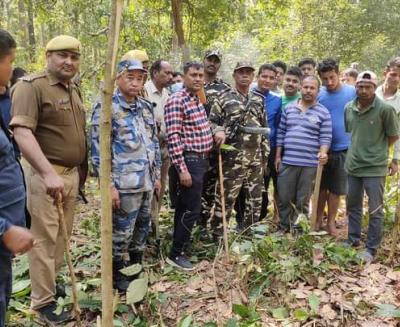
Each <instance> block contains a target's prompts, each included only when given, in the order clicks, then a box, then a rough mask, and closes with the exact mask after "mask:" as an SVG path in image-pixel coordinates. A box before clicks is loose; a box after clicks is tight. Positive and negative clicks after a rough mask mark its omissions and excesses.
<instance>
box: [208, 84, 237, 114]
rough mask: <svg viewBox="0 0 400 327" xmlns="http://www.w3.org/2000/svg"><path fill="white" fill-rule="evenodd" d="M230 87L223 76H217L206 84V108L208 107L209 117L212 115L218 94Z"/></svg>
mask: <svg viewBox="0 0 400 327" xmlns="http://www.w3.org/2000/svg"><path fill="white" fill-rule="evenodd" d="M230 87H231V86H230V85H229V84H228V83H225V82H224V81H223V80H222V79H221V78H216V79H215V80H213V81H212V82H210V83H205V84H204V91H205V93H206V99H207V103H206V104H205V105H204V109H206V112H207V117H208V116H210V111H211V107H212V104H213V103H214V100H215V98H216V97H217V96H218V94H219V93H220V92H222V91H224V90H226V89H229V88H230Z"/></svg>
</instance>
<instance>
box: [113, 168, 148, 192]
mask: <svg viewBox="0 0 400 327" xmlns="http://www.w3.org/2000/svg"><path fill="white" fill-rule="evenodd" d="M145 176H146V170H145V169H144V168H141V169H139V168H136V170H124V171H122V172H119V173H118V174H116V175H115V176H114V183H115V186H116V188H117V189H118V190H125V191H128V190H139V189H141V188H143V187H144V186H145Z"/></svg>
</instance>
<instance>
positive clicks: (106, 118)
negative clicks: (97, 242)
mask: <svg viewBox="0 0 400 327" xmlns="http://www.w3.org/2000/svg"><path fill="white" fill-rule="evenodd" d="M122 7H123V0H113V1H112V11H111V17H110V25H109V32H108V45H107V58H106V64H105V75H104V89H103V97H102V110H101V117H100V192H101V299H102V324H101V325H102V326H105V327H111V326H113V287H112V285H113V284H112V205H111V192H110V187H111V105H112V96H113V93H114V81H115V72H114V69H115V68H114V67H115V65H116V58H117V52H118V38H119V29H120V23H121V15H122Z"/></svg>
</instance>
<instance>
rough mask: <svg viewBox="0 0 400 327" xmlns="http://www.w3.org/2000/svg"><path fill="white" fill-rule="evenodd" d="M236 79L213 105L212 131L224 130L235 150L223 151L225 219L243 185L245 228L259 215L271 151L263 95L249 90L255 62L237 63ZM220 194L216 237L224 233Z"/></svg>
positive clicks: (216, 218)
mask: <svg viewBox="0 0 400 327" xmlns="http://www.w3.org/2000/svg"><path fill="white" fill-rule="evenodd" d="M233 78H234V80H235V88H231V89H227V90H225V91H223V92H221V93H220V94H219V95H218V98H217V99H216V100H215V101H214V104H213V106H212V108H211V113H210V122H211V125H212V128H213V133H214V134H215V135H216V134H217V133H218V132H221V131H224V132H225V135H226V143H227V144H229V145H231V146H233V147H234V148H235V149H236V150H234V151H223V152H222V154H223V172H224V187H225V206H226V218H227V220H229V218H230V215H231V212H232V208H233V206H234V203H235V200H236V198H237V196H238V194H239V191H240V189H241V188H242V186H243V187H244V189H245V192H246V208H245V216H244V227H247V226H250V225H251V224H253V223H255V222H257V221H258V220H259V218H260V210H261V194H262V190H263V171H264V165H265V164H266V162H267V157H268V153H269V143H268V138H267V135H268V128H267V121H266V117H265V111H264V97H263V96H262V94H260V93H258V92H257V91H250V84H251V82H252V81H253V79H254V68H253V66H252V64H251V63H248V62H238V63H237V65H236V67H235V69H234V71H233ZM217 141H218V140H216V142H217ZM218 189H219V186H218ZM217 194H218V195H219V190H217ZM218 195H217V201H216V206H215V212H214V217H213V219H212V220H211V227H212V229H213V234H214V239H216V238H218V236H220V235H221V234H222V233H221V232H222V210H221V199H220V197H219V196H218Z"/></svg>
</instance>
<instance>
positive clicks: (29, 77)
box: [21, 72, 47, 82]
mask: <svg viewBox="0 0 400 327" xmlns="http://www.w3.org/2000/svg"><path fill="white" fill-rule="evenodd" d="M46 76H47V74H46V73H45V72H41V73H35V74H30V75H26V76H23V77H21V80H22V81H25V82H33V81H34V80H36V79H39V78H44V77H46Z"/></svg>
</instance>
